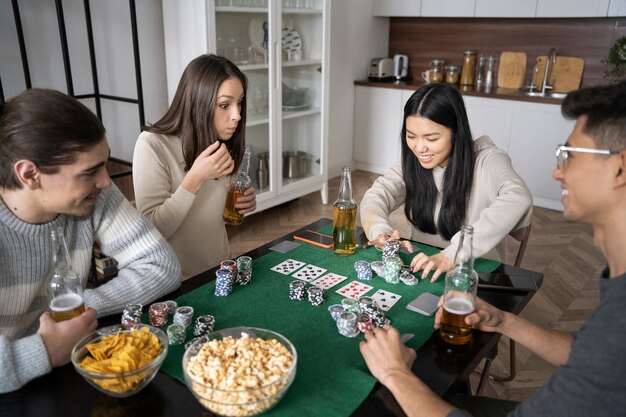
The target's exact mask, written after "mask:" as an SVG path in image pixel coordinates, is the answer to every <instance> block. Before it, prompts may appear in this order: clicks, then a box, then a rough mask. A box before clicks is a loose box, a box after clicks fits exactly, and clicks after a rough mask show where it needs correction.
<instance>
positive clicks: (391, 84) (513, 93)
mask: <svg viewBox="0 0 626 417" xmlns="http://www.w3.org/2000/svg"><path fill="white" fill-rule="evenodd" d="M424 84H425V83H424V82H423V81H417V80H408V81H391V80H390V81H370V80H357V81H355V82H354V85H359V86H364V87H376V88H393V89H399V90H412V91H415V90H417V89H418V88H419V87H421V86H422V85H424ZM459 91H460V92H461V94H462V95H464V96H473V97H485V98H497V99H503V100H517V101H526V102H532V103H545V104H561V103H562V102H563V100H562V99H558V98H553V97H531V96H526V95H523V94H522V93H521V91H520V90H512V89H508V88H494V89H493V91H492V92H491V93H485V92H483V91H475V90H474V87H473V86H472V87H462V88H459Z"/></svg>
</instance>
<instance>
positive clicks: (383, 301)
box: [371, 290, 402, 311]
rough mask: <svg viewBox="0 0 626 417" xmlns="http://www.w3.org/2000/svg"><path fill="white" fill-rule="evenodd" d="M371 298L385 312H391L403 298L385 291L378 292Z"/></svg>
mask: <svg viewBox="0 0 626 417" xmlns="http://www.w3.org/2000/svg"><path fill="white" fill-rule="evenodd" d="M371 297H372V299H373V300H374V301H376V304H378V306H379V307H380V308H381V310H383V311H389V309H390V308H391V307H393V306H394V304H395V303H397V302H398V300H399V299H400V298H402V296H401V295H398V294H394V293H392V292H389V291H385V290H378V291H376V292H375V293H374V294H373V295H372V296H371Z"/></svg>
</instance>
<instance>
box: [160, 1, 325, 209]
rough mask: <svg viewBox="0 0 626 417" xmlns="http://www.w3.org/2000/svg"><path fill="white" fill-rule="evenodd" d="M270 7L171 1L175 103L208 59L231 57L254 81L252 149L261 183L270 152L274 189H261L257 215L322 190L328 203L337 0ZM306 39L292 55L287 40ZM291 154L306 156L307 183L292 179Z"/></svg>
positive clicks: (168, 37)
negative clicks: (261, 164)
mask: <svg viewBox="0 0 626 417" xmlns="http://www.w3.org/2000/svg"><path fill="white" fill-rule="evenodd" d="M220 4H221V3H220ZM267 4H268V5H267V6H265V7H249V6H246V7H239V6H221V5H219V6H218V5H216V0H190V1H185V2H179V1H176V0H164V1H163V21H164V28H165V43H166V45H165V54H166V66H167V80H168V92H169V100H170V101H171V100H172V97H173V94H174V92H175V90H176V87H177V85H178V81H179V79H180V76H181V74H182V72H183V70H184V68H185V67H186V65H187V64H188V63H189V62H190V61H191V60H192V59H193V58H195V57H197V56H199V55H201V54H205V53H214V54H218V55H224V56H227V57H228V58H229V59H231V60H232V61H233V62H235V63H236V64H237V65H238V66H239V68H240V69H241V70H242V71H243V72H244V73H245V74H246V76H247V78H248V92H247V105H248V108H247V110H248V111H247V121H246V143H247V144H249V145H251V146H252V147H253V158H252V163H251V176H252V178H253V182H254V183H255V185H258V184H257V183H256V175H255V174H256V168H257V165H258V162H257V161H258V154H259V153H261V152H267V153H269V171H270V172H269V174H270V175H269V178H270V179H269V187H268V188H266V189H263V190H258V194H257V209H258V210H264V209H267V208H269V207H273V206H276V205H278V204H281V203H284V202H286V201H289V200H292V199H294V198H298V197H300V196H303V195H305V194H309V193H311V192H313V191H317V190H320V191H321V193H322V201H323V202H324V203H327V202H328V187H327V184H328V175H327V172H328V169H327V163H328V161H327V159H328V123H327V117H328V115H327V109H328V105H327V101H328V82H329V81H328V80H329V74H328V71H327V70H326V69H327V68H329V66H328V56H329V48H328V45H329V22H330V20H329V18H328V11H329V8H330V1H329V0H313V2H312V3H310V5H311V6H312V7H311V8H304V7H301V8H284V7H283V2H281V1H276V0H270V1H268V3H267ZM265 34H266V36H265ZM298 37H299V38H300V40H301V45H302V48H301V49H300V51H298V50H291V51H289V48H286V46H287V42H288V41H289V40H292V44H295V43H294V42H295V41H294V40H296V39H297V38H298ZM291 49H296V48H291ZM294 89H300V90H301V91H302V89H308V98H306V99H304V100H301V99H298V98H296V99H293V98H292V95H294V94H295V95H297V93H293V91H294ZM285 151H302V152H306V154H307V155H308V157H307V158H306V159H305V163H306V173H305V176H304V177H299V178H285V176H284V175H283V174H284V173H283V152H285Z"/></svg>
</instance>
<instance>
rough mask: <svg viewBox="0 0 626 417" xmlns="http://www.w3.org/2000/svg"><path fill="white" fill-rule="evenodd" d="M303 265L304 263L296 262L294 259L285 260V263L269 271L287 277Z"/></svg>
mask: <svg viewBox="0 0 626 417" xmlns="http://www.w3.org/2000/svg"><path fill="white" fill-rule="evenodd" d="M303 265H304V262H300V261H296V260H295V259H287V260H286V261H283V262H281V263H279V264H278V265H276V266H273V267H272V268H270V269H271V270H272V271H275V272H278V273H279V274H283V275H289V274H291V273H292V272H293V271H295V270H296V269H298V268H300V267H301V266H303Z"/></svg>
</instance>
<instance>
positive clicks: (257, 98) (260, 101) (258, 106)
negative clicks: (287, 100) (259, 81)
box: [250, 86, 269, 114]
mask: <svg viewBox="0 0 626 417" xmlns="http://www.w3.org/2000/svg"><path fill="white" fill-rule="evenodd" d="M267 96H268V91H267V87H265V86H255V87H253V88H252V94H251V95H250V102H251V104H252V107H254V112H255V113H257V114H259V113H261V114H263V113H265V112H266V111H267V107H268V105H269V103H268V101H267V99H268V97H267Z"/></svg>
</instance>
